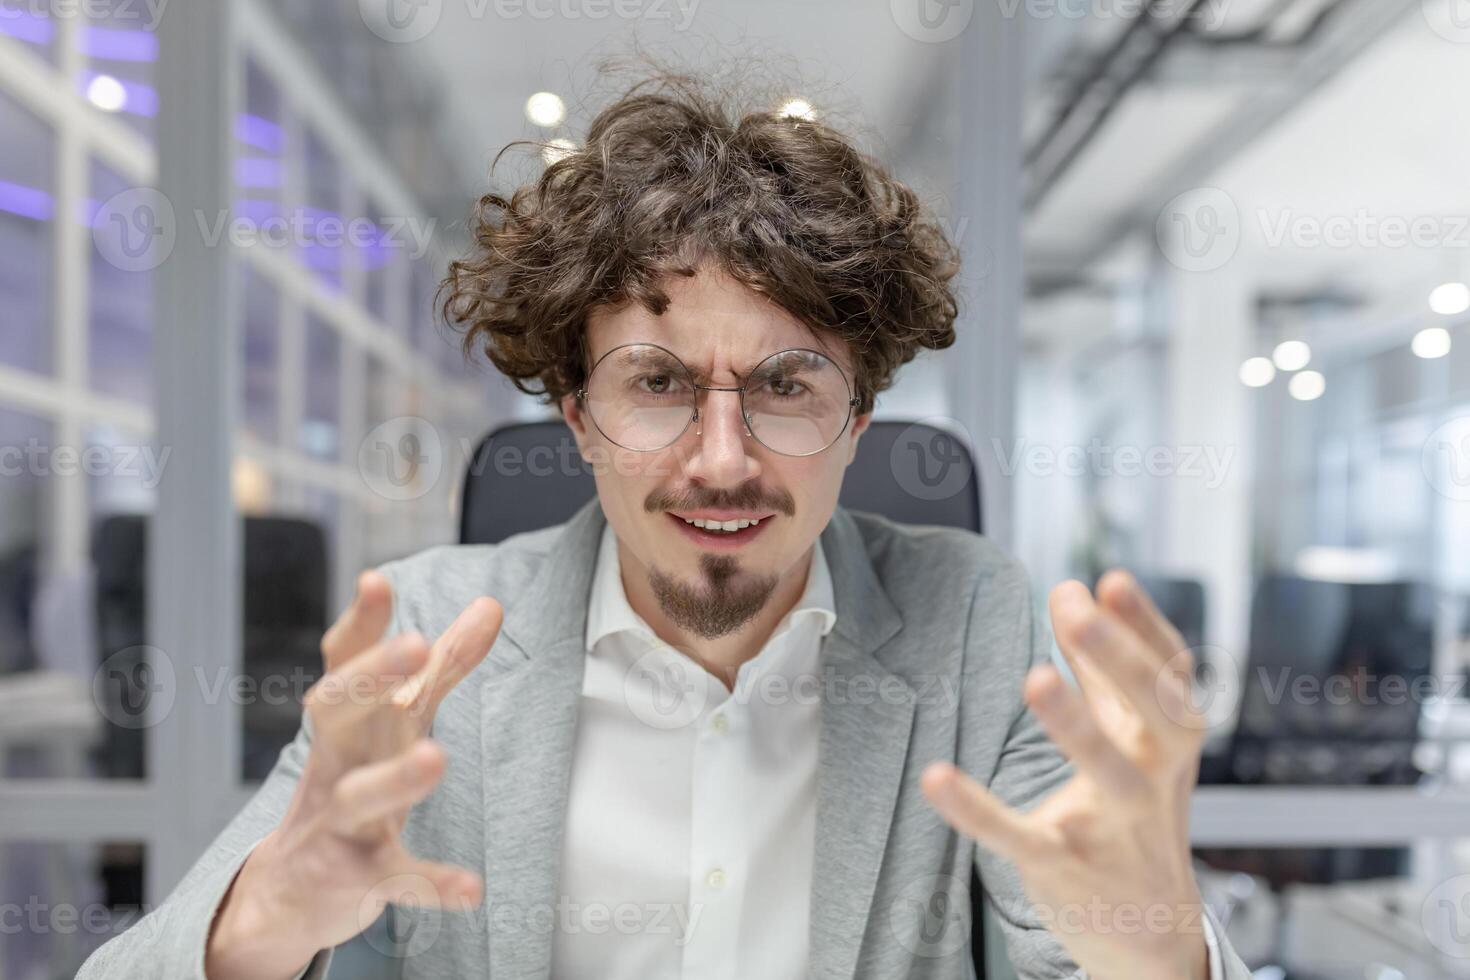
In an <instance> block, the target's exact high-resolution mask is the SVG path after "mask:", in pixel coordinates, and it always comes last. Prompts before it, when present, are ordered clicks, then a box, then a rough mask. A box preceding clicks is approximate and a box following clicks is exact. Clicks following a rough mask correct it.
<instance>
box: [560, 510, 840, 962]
mask: <svg viewBox="0 0 1470 980" xmlns="http://www.w3.org/2000/svg"><path fill="white" fill-rule="evenodd" d="M836 620H837V612H836V606H835V604H834V602H833V596H832V580H831V576H830V574H829V572H828V568H827V561H826V558H825V556H824V555H823V554H822V547H821V543H820V542H817V543H816V544H815V545H814V546H813V548H812V561H811V566H810V569H809V571H808V573H807V581H806V589H805V591H804V592H803V593H802V596H801V598H800V599H799V600H798V601H797V603H796V605H795V606H794V607H793V608H792V609H791V611H790V612H789V613H788V614H787V615H786V617H785V618H784V619H782V621H781V622H780V624H778V626H777V627H776V630H775V632H774V633H773V634H772V636H771V639H770V641H769V642H768V643H767V644H766V646H765V647H764V648H763V649H762V650H761V652H760V653H759V654H758V655H757V656H756V657H755V658H754V659H752V660H750V661H749V662H747V663H745V664H743V665H741V667H740V669H739V672H738V674H737V676H736V680H735V686H734V690H733V691H727V690H726V689H725V686H724V685H723V684H722V683H721V682H720V681H719V680H717V679H716V678H715V677H714V676H713V675H711V674H709V673H708V672H707V671H705V670H704V669H703V668H702V667H700V666H699V665H698V664H697V663H695V662H694V661H693V660H691V659H689V658H688V657H687V656H685V655H684V654H682V653H680V652H679V651H677V650H675V649H674V648H673V647H671V646H669V645H668V644H667V643H665V642H664V641H663V640H661V639H659V638H658V636H657V635H655V634H654V632H653V630H652V629H651V628H650V627H649V626H648V624H647V623H646V622H645V621H644V620H643V619H642V617H640V616H639V615H638V614H637V613H636V612H634V611H633V608H632V607H631V606H630V605H629V604H628V599H627V594H626V592H625V591H624V589H623V584H622V577H621V569H620V566H619V561H618V549H617V539H616V537H615V536H614V534H613V532H612V529H611V527H610V526H609V527H606V528H604V530H603V537H602V543H601V546H600V550H599V552H598V558H597V568H596V570H595V572H594V575H593V581H592V593H591V599H590V604H589V607H588V610H587V636H586V642H587V651H588V655H587V661H586V667H585V670H584V674H583V683H582V699H581V705H580V712H581V713H580V715H579V718H578V722H577V740H576V746H575V748H574V753H573V756H572V771H571V786H570V793H569V797H568V804H567V822H566V830H565V836H564V839H563V847H562V864H561V867H562V871H561V887H560V889H559V890H558V901H559V903H561V905H562V907H561V908H558V909H557V913H556V917H555V929H556V932H555V935H554V937H553V944H552V945H553V948H552V971H551V972H552V975H553V976H555V977H558V978H568V980H584V978H585V980H590V978H594V977H595V978H599V980H656V978H671V980H672V978H682V977H700V978H711V980H716V978H722V977H728V978H734V977H761V978H763V980H766V978H768V980H786V978H789V980H798V978H800V977H802V976H804V974H805V971H806V964H807V943H808V940H807V922H808V903H809V901H810V895H811V879H812V854H813V840H814V834H815V831H816V786H817V783H816V779H817V745H818V737H819V734H820V724H821V701H820V697H819V693H820V689H819V688H814V687H813V686H812V685H811V684H810V681H809V679H810V678H812V677H815V676H816V675H817V673H818V670H817V667H818V657H819V653H820V648H821V639H822V637H823V636H825V635H826V634H827V633H828V632H829V631H830V630H831V629H832V625H833V624H834V623H835V622H836ZM802 677H805V678H808V681H807V682H805V683H803V682H801V681H799V680H798V678H802Z"/></svg>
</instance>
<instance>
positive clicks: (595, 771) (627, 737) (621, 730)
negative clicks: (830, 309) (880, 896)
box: [551, 525, 1224, 980]
mask: <svg viewBox="0 0 1470 980" xmlns="http://www.w3.org/2000/svg"><path fill="white" fill-rule="evenodd" d="M836 621H837V611H836V604H835V602H834V599H833V593H832V579H831V575H830V573H829V571H828V568H827V560H826V557H825V555H824V554H823V553H822V546H821V542H820V541H818V542H817V543H816V544H815V545H814V546H813V548H812V562H811V568H810V570H809V571H808V573H807V582H806V589H805V591H804V592H803V593H802V596H801V598H800V599H799V600H798V601H797V603H796V605H795V606H794V607H792V609H791V611H790V612H789V613H788V614H787V615H786V617H785V618H784V619H783V620H782V621H781V622H780V624H779V625H778V626H777V627H776V630H775V632H774V633H773V634H772V635H771V639H770V641H769V642H768V643H767V644H766V646H765V647H764V648H763V649H762V650H761V652H760V653H759V654H758V655H757V656H756V657H755V658H754V659H753V660H751V661H749V662H748V663H745V664H743V665H742V666H741V667H740V669H739V672H738V673H737V675H736V681H735V688H734V690H733V691H727V690H726V689H725V686H724V685H723V684H722V683H720V681H719V680H717V679H716V678H715V677H714V676H713V675H711V674H709V673H708V672H707V671H705V670H704V668H702V667H700V666H699V665H698V664H697V663H695V662H694V661H693V660H691V659H689V658H688V657H687V656H685V655H684V654H682V653H680V652H679V651H677V650H675V649H674V648H673V647H671V646H669V645H668V644H667V643H665V642H664V641H663V640H661V639H659V638H658V636H657V635H656V634H655V633H654V632H653V630H652V628H651V627H649V625H648V623H647V622H646V621H644V619H643V618H642V617H641V616H639V615H638V614H637V613H636V612H634V610H633V607H632V606H630V605H629V604H628V598H627V593H626V592H625V591H624V589H623V583H622V573H621V566H620V564H619V559H618V548H617V538H616V536H615V535H614V534H613V531H612V527H611V526H610V525H609V526H606V527H604V528H603V533H602V542H601V544H600V546H599V550H598V556H597V568H596V570H595V571H594V573H593V579H592V592H591V596H590V599H589V605H588V609H587V635H586V645H587V654H588V655H587V661H586V667H585V669H584V672H583V680H582V699H581V705H580V711H581V714H580V716H579V718H578V723H577V741H576V746H575V748H574V750H573V752H574V754H573V756H572V771H571V786H570V792H569V796H568V804H567V823H566V830H565V836H564V838H563V843H562V862H561V867H562V870H561V887H560V889H559V891H558V902H559V907H558V909H557V910H556V916H555V929H556V932H555V935H554V937H553V942H552V969H551V975H552V976H554V977H557V978H558V980H591V978H598V980H674V978H680V980H682V978H694V977H698V978H711V980H718V978H735V977H761V978H763V980H766V978H769V980H788V978H789V980H799V978H801V977H803V976H804V975H805V972H806V963H807V945H808V939H807V926H808V918H809V909H808V902H809V901H810V895H811V881H812V853H813V850H812V848H813V841H814V834H815V831H816V787H817V782H816V780H817V745H818V737H819V734H820V725H821V703H820V699H819V697H817V696H816V691H817V690H819V688H816V689H813V688H812V687H810V685H809V684H806V683H804V682H803V681H802V680H800V678H807V679H810V678H811V677H814V676H816V675H817V673H818V663H819V655H820V649H821V641H822V637H823V636H825V635H826V634H827V633H828V632H830V631H831V629H832V626H833V624H834V623H835V622H836ZM1204 932H1205V941H1206V944H1207V947H1208V950H1209V975H1210V977H1211V980H1223V978H1224V966H1223V963H1222V962H1221V957H1220V950H1219V945H1218V942H1217V941H1216V937H1215V934H1214V931H1213V929H1212V928H1211V927H1210V923H1209V921H1208V919H1206V920H1204Z"/></svg>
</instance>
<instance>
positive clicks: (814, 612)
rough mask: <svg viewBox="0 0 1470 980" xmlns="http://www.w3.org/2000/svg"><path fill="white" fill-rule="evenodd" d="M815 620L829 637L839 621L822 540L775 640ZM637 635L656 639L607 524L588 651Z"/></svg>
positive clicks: (596, 578) (589, 616)
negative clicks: (633, 596) (631, 594)
mask: <svg viewBox="0 0 1470 980" xmlns="http://www.w3.org/2000/svg"><path fill="white" fill-rule="evenodd" d="M808 617H810V618H814V619H816V620H817V622H818V625H819V627H820V631H821V635H822V636H826V635H827V634H828V633H830V632H831V631H832V627H833V625H834V624H835V623H836V622H837V604H836V602H835V600H834V595H833V590H832V574H831V571H830V569H829V568H828V567H827V557H826V555H825V554H823V552H822V542H821V540H820V539H818V540H817V541H816V542H815V543H814V544H813V545H812V564H811V568H810V569H809V570H808V571H807V576H806V589H805V591H803V592H802V594H801V598H800V599H798V600H797V602H796V605H794V606H792V607H791V611H790V612H788V613H787V614H786V617H785V618H784V619H782V620H781V622H780V624H779V625H778V626H777V627H776V629H775V631H774V632H773V633H772V634H771V638H772V639H774V638H775V637H777V636H779V635H781V633H783V632H785V631H786V629H787V628H788V627H790V626H791V625H792V624H793V623H794V622H796V620H797V619H798V618H808ZM622 632H634V633H640V634H644V635H646V636H647V637H649V638H651V639H656V638H657V634H656V633H654V631H653V628H652V627H651V626H649V625H648V623H647V622H645V621H644V619H643V617H642V616H640V615H638V613H637V612H635V611H634V609H633V607H632V606H631V605H629V604H628V594H627V592H626V591H625V590H624V589H623V577H622V566H621V564H620V560H619V558H618V539H617V535H616V534H614V533H613V529H612V525H611V524H604V525H603V528H602V541H601V542H600V543H599V545H598V548H597V568H596V571H595V572H594V573H593V576H592V591H591V595H590V598H589V600H588V605H587V651H588V652H589V653H590V652H591V651H592V650H593V648H595V647H596V646H597V644H598V643H599V642H600V641H601V640H603V639H604V638H605V637H608V636H612V635H613V634H616V633H622Z"/></svg>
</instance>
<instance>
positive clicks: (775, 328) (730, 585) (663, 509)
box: [562, 266, 871, 638]
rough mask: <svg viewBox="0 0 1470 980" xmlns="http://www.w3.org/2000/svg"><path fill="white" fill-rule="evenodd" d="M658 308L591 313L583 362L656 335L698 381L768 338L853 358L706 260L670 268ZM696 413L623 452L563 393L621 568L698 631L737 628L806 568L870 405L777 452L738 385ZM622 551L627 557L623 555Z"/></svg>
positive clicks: (776, 344) (757, 355) (771, 345)
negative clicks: (823, 445)
mask: <svg viewBox="0 0 1470 980" xmlns="http://www.w3.org/2000/svg"><path fill="white" fill-rule="evenodd" d="M664 286H665V289H666V291H667V293H668V295H669V298H670V305H669V308H668V309H667V310H666V311H665V312H664V314H663V315H662V316H655V315H654V314H652V313H650V312H648V311H647V310H645V309H644V308H643V307H642V306H640V305H638V304H636V303H633V304H629V305H627V306H626V307H624V308H623V309H621V310H618V311H616V312H608V311H605V310H604V311H597V312H594V313H593V314H592V315H591V316H590V317H589V318H588V325H587V348H588V351H589V354H590V359H589V362H588V363H589V365H591V364H596V363H597V361H598V359H599V358H601V357H602V355H603V354H605V353H607V352H608V351H610V350H612V349H613V348H615V347H620V346H622V345H625V344H634V343H646V344H656V345H658V346H659V347H663V348H665V349H666V350H668V351H671V352H672V353H673V354H674V355H676V356H677V357H678V358H679V359H680V360H681V361H683V362H684V365H685V366H686V367H687V368H688V369H689V371H690V373H691V374H692V375H693V376H694V380H695V381H696V382H697V383H699V384H702V385H712V386H716V387H735V386H737V385H739V384H741V383H742V380H743V379H744V378H745V377H746V376H747V374H749V372H750V371H751V369H752V368H754V367H755V366H756V365H757V364H759V363H760V362H761V361H763V360H764V359H765V358H766V357H768V356H769V355H771V354H774V353H776V352H777V351H782V350H788V349H792V348H806V349H811V350H816V351H820V352H822V353H824V354H826V355H827V356H828V357H830V358H831V359H832V360H833V361H835V362H836V364H837V365H838V366H839V367H840V368H841V369H842V372H843V374H845V375H846V376H847V378H848V381H849V384H850V383H851V379H852V378H853V371H852V360H851V356H850V354H849V353H848V351H847V349H846V345H845V344H844V343H843V342H842V341H841V340H840V339H838V338H836V337H835V336H831V335H818V334H815V333H814V332H813V331H811V330H809V329H808V328H807V327H805V326H804V325H802V324H801V323H800V322H799V321H798V320H796V319H795V318H794V317H792V316H791V314H789V313H787V312H786V311H784V310H782V309H781V308H780V307H778V306H777V305H776V304H775V303H773V302H771V301H770V300H769V299H767V298H766V297H764V296H762V295H760V294H759V293H756V292H754V291H753V290H751V289H749V288H747V287H745V286H743V285H741V284H740V283H738V282H736V281H734V280H733V279H731V278H729V277H728V276H726V275H725V274H724V273H722V272H719V271H716V270H714V269H713V268H712V267H710V266H705V267H703V268H702V269H701V272H700V274H699V275H697V276H695V277H694V278H692V279H685V278H683V277H677V276H675V277H670V278H669V279H668V280H666V281H665V283H664ZM698 404H699V417H700V421H699V422H698V423H691V424H690V425H689V426H688V428H687V429H685V430H684V432H683V434H682V435H680V436H679V438H678V439H677V440H675V441H674V443H673V444H672V445H670V446H668V447H667V448H664V449H660V450H656V451H653V452H633V451H630V450H627V449H623V448H621V447H619V446H617V445H614V444H613V443H612V442H610V441H609V440H608V438H607V437H606V436H605V435H604V434H603V433H602V432H600V431H599V430H598V428H597V426H596V425H595V424H594V423H593V421H592V419H591V418H590V417H589V414H588V412H587V411H586V410H584V408H583V407H582V406H581V405H579V404H578V402H577V400H576V398H575V397H573V396H570V395H569V396H567V397H566V398H564V399H563V400H562V412H563V414H564V415H565V417H566V420H567V423H568V424H569V425H570V426H571V428H572V431H573V432H574V433H575V435H576V438H577V444H578V446H579V448H580V449H581V452H582V454H583V456H584V457H587V458H589V459H591V460H592V461H593V463H594V469H595V471H596V479H597V494H598V497H599V499H600V501H601V505H602V510H603V512H604V513H605V514H606V515H607V519H608V522H609V523H610V524H611V525H612V528H613V531H614V532H615V533H616V534H617V536H618V539H619V541H620V542H621V544H622V546H623V547H622V554H623V555H624V559H625V574H629V575H634V574H640V573H641V574H643V575H646V576H647V577H648V581H649V583H650V585H651V586H652V591H653V592H654V594H655V596H656V597H657V599H658V601H659V604H660V607H661V608H662V609H663V611H664V612H665V613H666V614H667V615H669V617H670V618H671V619H672V620H673V621H674V622H675V623H677V624H679V625H680V626H681V627H682V628H684V629H686V630H688V631H689V632H692V633H694V634H696V635H700V636H704V637H706V638H713V637H716V636H722V635H725V634H728V633H731V632H734V631H735V630H737V629H739V628H740V627H741V626H743V625H744V624H745V623H746V622H748V621H749V620H750V619H751V618H752V617H753V616H754V615H756V613H758V612H759V611H760V609H761V608H762V607H763V606H764V604H765V602H766V600H767V599H768V598H769V597H770V596H771V594H772V593H773V592H774V591H775V590H776V588H777V586H778V585H779V584H781V583H782V582H783V581H789V578H788V577H789V576H792V575H800V574H803V573H804V571H805V568H806V565H805V564H804V563H803V559H804V558H805V556H806V554H807V551H808V549H809V548H810V547H811V546H812V544H813V542H814V541H816V539H817V536H818V535H820V534H821V532H822V529H823V528H825V527H826V526H827V521H828V520H829V519H830V518H831V516H832V511H833V508H834V507H836V505H837V494H838V490H839V489H840V488H841V486H842V476H843V473H844V471H845V470H846V468H847V465H848V463H850V462H851V461H852V458H853V454H854V452H855V451H856V448H857V439H858V436H859V435H860V434H861V433H862V431H863V430H864V429H866V428H867V425H868V422H869V420H870V418H871V416H870V415H856V416H854V417H853V418H852V420H851V421H850V422H849V423H848V425H847V427H846V429H844V430H843V432H842V435H841V436H840V437H839V438H838V439H837V441H836V442H835V443H833V444H832V445H831V446H830V447H829V448H828V449H826V450H825V451H823V452H819V453H817V454H815V455H811V456H800V457H797V456H786V455H782V454H780V453H777V452H774V451H773V450H771V449H768V448H767V447H766V446H764V445H763V444H762V443H761V442H759V441H758V440H756V439H755V438H753V437H752V436H751V434H750V433H749V432H748V431H747V429H746V426H745V423H744V421H743V419H742V418H741V414H740V396H739V394H738V393H736V392H724V391H700V392H699V393H698ZM694 518H700V519H704V520H719V521H722V522H724V521H732V520H735V521H739V520H754V519H759V521H760V523H759V524H757V525H752V526H749V527H746V528H744V529H743V530H740V531H737V532H736V533H734V534H720V533H718V532H710V531H706V530H701V529H699V528H697V527H695V526H693V525H691V524H689V523H688V522H687V520H686V519H694ZM628 555H631V556H632V558H633V559H634V560H635V561H636V564H637V566H638V567H637V568H632V567H627V562H626V558H627V556H628Z"/></svg>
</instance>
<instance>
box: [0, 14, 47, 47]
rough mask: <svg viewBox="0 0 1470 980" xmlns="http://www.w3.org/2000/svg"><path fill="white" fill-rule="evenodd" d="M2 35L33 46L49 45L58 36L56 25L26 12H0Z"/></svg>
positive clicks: (0, 30)
mask: <svg viewBox="0 0 1470 980" xmlns="http://www.w3.org/2000/svg"><path fill="white" fill-rule="evenodd" d="M0 34H5V35H8V36H10V37H13V38H15V39H16V40H19V41H27V42H29V43H31V44H41V45H49V44H50V43H51V39H52V38H54V37H55V36H56V25H55V24H53V23H51V21H49V20H47V19H46V18H45V17H41V16H38V15H36V14H32V13H29V12H27V11H24V10H0Z"/></svg>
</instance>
